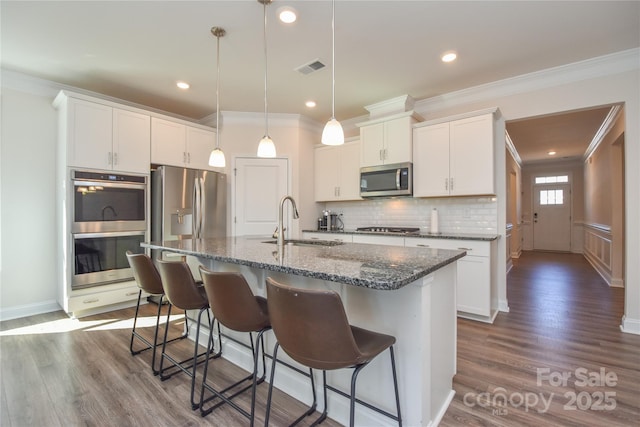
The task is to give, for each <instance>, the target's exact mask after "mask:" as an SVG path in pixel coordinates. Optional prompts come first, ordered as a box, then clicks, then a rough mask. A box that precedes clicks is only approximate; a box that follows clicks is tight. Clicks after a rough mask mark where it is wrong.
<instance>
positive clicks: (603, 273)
mask: <svg viewBox="0 0 640 427" xmlns="http://www.w3.org/2000/svg"><path fill="white" fill-rule="evenodd" d="M583 256H584V257H585V259H586V260H587V261H588V262H589V264H591V266H592V267H593V269H594V270H595V271H596V272H597V273H598V274H599V275H600V277H602V280H604V281H605V283H606V284H607V285H609V286H611V272H610V271H609V270H608V269H607V268H605V267H604V266H603V265H601V264H600V262H599V261H598V259H597V258H596V257H595V256H593V255H592V254H591V253H590V252H589V251H585V252H584V254H583Z"/></svg>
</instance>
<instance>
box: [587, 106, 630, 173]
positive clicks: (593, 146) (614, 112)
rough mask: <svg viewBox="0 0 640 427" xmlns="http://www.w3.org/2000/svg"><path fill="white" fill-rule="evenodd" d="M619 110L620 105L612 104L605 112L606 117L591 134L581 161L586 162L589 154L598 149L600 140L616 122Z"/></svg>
mask: <svg viewBox="0 0 640 427" xmlns="http://www.w3.org/2000/svg"><path fill="white" fill-rule="evenodd" d="M621 112H622V106H620V105H614V106H613V107H611V109H610V110H609V113H608V114H607V117H605V119H604V121H603V122H602V125H600V128H599V129H598V131H597V132H596V134H595V135H594V136H593V139H592V140H591V142H590V143H589V146H588V147H587V149H586V151H585V152H584V156H583V157H582V160H583V161H585V162H586V161H587V160H589V157H591V155H592V154H593V153H594V152H595V151H596V150H597V149H598V147H599V146H600V144H601V143H602V141H604V138H605V136H607V134H608V133H609V131H610V130H611V128H612V127H613V126H614V125H615V124H616V120H618V116H619V115H620V113H621Z"/></svg>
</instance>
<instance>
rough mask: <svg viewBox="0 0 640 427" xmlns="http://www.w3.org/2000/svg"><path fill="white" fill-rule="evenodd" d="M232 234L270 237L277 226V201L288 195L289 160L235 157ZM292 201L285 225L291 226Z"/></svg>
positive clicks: (288, 205) (286, 214) (288, 207)
mask: <svg viewBox="0 0 640 427" xmlns="http://www.w3.org/2000/svg"><path fill="white" fill-rule="evenodd" d="M234 170H235V180H234V183H235V184H234V190H233V198H234V201H233V203H234V204H233V206H234V212H233V220H234V223H233V227H232V228H233V235H234V236H271V235H272V234H273V232H274V230H275V229H276V227H277V226H278V204H279V202H280V199H281V198H282V197H283V196H286V195H287V194H288V192H289V191H288V189H289V185H288V183H289V176H288V170H289V166H288V160H287V159H278V158H276V159H259V158H247V157H240V158H237V159H235V166H234ZM290 206H291V205H290V204H289V203H287V204H286V209H287V210H286V211H285V218H286V221H287V222H285V224H286V225H285V226H286V227H287V228H288V229H290V228H291V227H290V221H291V213H290Z"/></svg>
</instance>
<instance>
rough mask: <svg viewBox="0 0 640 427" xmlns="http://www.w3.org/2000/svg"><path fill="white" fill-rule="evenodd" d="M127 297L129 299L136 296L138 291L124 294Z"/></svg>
mask: <svg viewBox="0 0 640 427" xmlns="http://www.w3.org/2000/svg"><path fill="white" fill-rule="evenodd" d="M124 295H125V296H127V297H131V296H133V295H138V291H133V292H127V293H126V294H124Z"/></svg>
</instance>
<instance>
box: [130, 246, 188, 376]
mask: <svg viewBox="0 0 640 427" xmlns="http://www.w3.org/2000/svg"><path fill="white" fill-rule="evenodd" d="M126 254H127V260H128V261H129V265H130V266H131V269H132V270H133V277H134V279H135V281H136V284H137V285H138V288H140V290H139V292H138V303H137V304H136V314H135V316H134V318H133V328H132V329H131V342H130V343H129V351H130V352H131V354H132V355H134V356H135V355H137V354H140V353H142V352H143V351H146V350H149V349H152V350H153V354H152V355H151V370H152V371H153V375H158V372H159V371H158V370H157V369H156V349H157V347H158V346H160V345H162V343H161V342H158V330H159V329H160V313H161V311H162V300H163V298H164V296H165V295H164V288H163V286H162V280H161V279H160V273H158V270H157V269H156V266H155V265H153V261H151V258H149V256H147V255H146V254H134V253H132V252H131V251H127V253H126ZM142 292H146V293H148V294H150V295H152V296H156V297H159V298H160V299H159V301H158V312H157V313H156V327H155V330H154V334H153V342H150V341H149V340H148V339H146V338H145V337H144V336H142V335H141V334H140V333H139V332H138V331H136V326H137V323H138V312H139V310H140V300H141V298H142ZM186 319H187V317H186V315H185V322H186V321H187V320H186ZM165 327H166V328H168V327H169V324H168V323H167V325H166V326H165ZM186 336H187V335H186V333H185V334H183V335H181V336H179V337H176V338H173V339H171V340H169V342H171V341H175V340H177V339H182V338H185V337H186ZM135 338H137V339H138V340H140V341H141V342H142V343H144V345H145V347H142V348H140V349H137V350H134V349H133V343H134V339H135Z"/></svg>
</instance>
